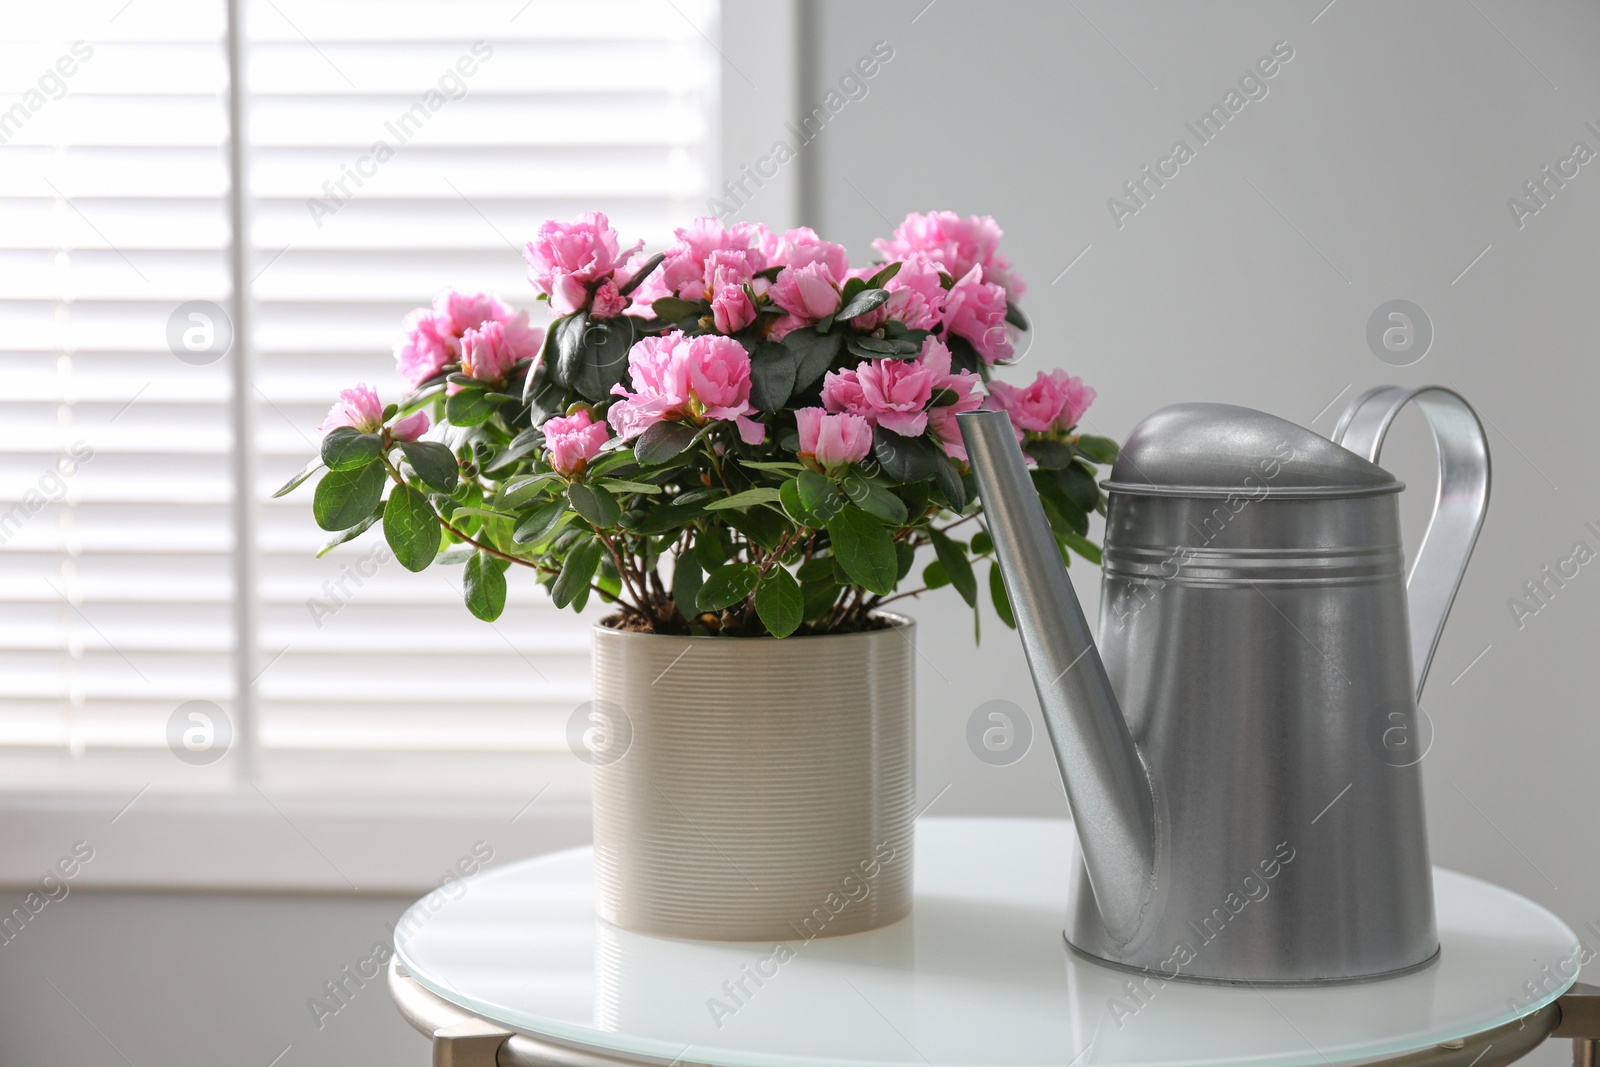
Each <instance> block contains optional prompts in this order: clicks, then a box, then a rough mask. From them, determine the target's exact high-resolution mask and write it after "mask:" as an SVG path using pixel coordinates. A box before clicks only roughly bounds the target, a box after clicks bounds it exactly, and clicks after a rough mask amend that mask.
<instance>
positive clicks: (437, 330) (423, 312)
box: [395, 289, 544, 388]
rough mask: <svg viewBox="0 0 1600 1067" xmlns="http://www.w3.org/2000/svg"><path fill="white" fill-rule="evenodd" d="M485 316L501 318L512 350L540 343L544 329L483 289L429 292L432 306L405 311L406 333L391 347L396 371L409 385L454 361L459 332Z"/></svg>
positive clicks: (532, 350)
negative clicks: (512, 347) (431, 297)
mask: <svg viewBox="0 0 1600 1067" xmlns="http://www.w3.org/2000/svg"><path fill="white" fill-rule="evenodd" d="M486 322H498V323H501V324H502V325H503V326H504V327H505V329H506V332H507V334H508V335H509V336H510V338H511V341H512V343H513V345H514V346H515V347H516V349H517V351H519V352H521V353H523V354H525V355H529V356H533V355H537V354H538V352H539V348H540V346H541V345H543V344H544V331H543V330H542V329H539V328H538V327H535V326H529V325H528V313H527V312H526V311H512V310H511V308H510V307H509V306H508V305H507V304H505V303H504V302H502V301H500V300H498V299H496V298H495V297H493V296H490V295H488V294H487V293H458V292H456V291H455V290H453V289H447V290H445V291H444V292H442V293H440V294H439V295H438V296H437V297H435V298H434V301H433V307H431V308H417V309H416V310H415V311H412V312H411V313H410V314H409V315H407V316H406V321H405V326H404V329H405V333H406V336H405V339H404V340H403V341H401V343H400V344H399V346H398V347H396V349H395V367H396V369H397V370H398V371H399V372H400V377H401V378H402V379H404V380H405V382H406V384H407V385H409V386H412V387H413V388H414V387H415V386H417V385H418V384H419V383H421V382H423V381H426V380H427V379H429V378H432V377H433V376H434V375H436V374H438V373H439V372H440V371H441V370H443V369H444V367H445V365H446V364H447V363H456V362H459V361H460V359H461V337H462V335H463V334H465V333H466V332H467V331H468V330H470V329H475V328H477V327H479V326H482V325H483V324H484V323H486ZM519 358H520V357H519Z"/></svg>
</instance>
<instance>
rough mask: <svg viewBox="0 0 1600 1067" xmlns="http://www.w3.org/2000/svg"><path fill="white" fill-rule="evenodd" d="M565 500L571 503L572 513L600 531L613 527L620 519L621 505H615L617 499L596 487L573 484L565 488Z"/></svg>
mask: <svg viewBox="0 0 1600 1067" xmlns="http://www.w3.org/2000/svg"><path fill="white" fill-rule="evenodd" d="M567 500H569V501H570V502H571V503H572V510H573V511H576V512H577V513H578V514H579V515H582V516H583V517H584V518H585V519H587V520H589V521H590V522H591V523H593V524H594V525H596V526H598V527H600V528H601V529H609V528H610V527H612V526H615V525H616V524H617V520H618V519H620V518H622V505H620V504H618V503H617V498H616V497H614V496H612V495H611V494H610V493H608V492H606V491H605V490H604V489H601V488H599V487H598V486H593V485H584V484H583V483H582V482H575V483H574V484H572V485H569V486H567Z"/></svg>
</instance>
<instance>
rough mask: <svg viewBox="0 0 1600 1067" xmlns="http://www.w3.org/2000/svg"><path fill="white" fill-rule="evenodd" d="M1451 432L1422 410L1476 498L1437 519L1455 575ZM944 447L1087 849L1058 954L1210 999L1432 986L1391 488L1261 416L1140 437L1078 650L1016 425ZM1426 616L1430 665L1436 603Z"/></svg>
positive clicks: (978, 428)
mask: <svg viewBox="0 0 1600 1067" xmlns="http://www.w3.org/2000/svg"><path fill="white" fill-rule="evenodd" d="M1424 392H1425V391H1419V392H1418V393H1417V394H1415V395H1417V396H1418V397H1421V396H1422V395H1423V394H1424ZM1434 392H1435V393H1438V392H1442V391H1434ZM1449 396H1451V397H1454V394H1449ZM1367 400H1368V398H1363V401H1358V402H1357V407H1358V408H1359V409H1362V410H1365V409H1364V408H1363V405H1364V404H1365V403H1366V402H1367ZM1401 402H1402V403H1403V401H1401ZM1391 404H1392V400H1391ZM1463 408H1465V402H1464V401H1460V398H1459V397H1455V398H1454V401H1452V402H1448V403H1446V402H1443V401H1441V402H1440V403H1435V404H1425V405H1424V406H1423V411H1424V413H1425V414H1427V415H1428V416H1429V418H1430V421H1432V424H1433V426H1434V431H1435V434H1436V435H1437V436H1438V437H1439V439H1440V441H1441V454H1444V452H1445V450H1446V449H1445V446H1446V445H1448V446H1449V452H1450V456H1451V459H1450V460H1449V461H1447V468H1446V481H1447V482H1449V483H1450V484H1451V485H1457V484H1462V485H1472V484H1479V483H1480V482H1481V485H1482V492H1481V494H1480V495H1479V496H1478V497H1477V498H1476V499H1477V502H1478V507H1477V509H1476V511H1475V512H1474V511H1473V509H1472V508H1470V507H1468V508H1451V509H1441V510H1440V512H1439V514H1438V516H1437V517H1436V519H1435V521H1434V524H1433V528H1432V529H1433V530H1437V531H1438V534H1437V535H1435V534H1434V533H1433V532H1431V531H1430V538H1435V537H1437V541H1436V544H1439V545H1445V544H1448V545H1452V546H1455V547H1454V550H1453V551H1454V555H1456V556H1458V557H1459V558H1458V559H1457V560H1456V569H1457V572H1458V571H1459V568H1460V567H1461V566H1464V565H1465V562H1466V554H1467V553H1468V552H1470V549H1471V544H1472V539H1473V538H1475V536H1476V529H1477V523H1478V522H1480V521H1481V517H1482V507H1483V505H1485V504H1486V502H1487V480H1488V471H1487V448H1486V445H1485V444H1484V442H1483V440H1482V438H1481V431H1478V434H1479V436H1478V437H1477V438H1476V440H1470V439H1469V438H1470V437H1471V431H1472V428H1473V427H1476V425H1477V423H1476V420H1475V419H1470V418H1467V419H1463V418H1462V417H1461V409H1463ZM1465 410H1466V412H1467V414H1468V415H1470V408H1465ZM1389 417H1390V418H1392V413H1391V414H1390V416H1389ZM1347 421H1352V422H1354V423H1356V424H1362V425H1364V424H1365V422H1366V417H1365V416H1364V415H1362V414H1361V412H1360V411H1358V413H1357V416H1356V417H1355V418H1353V419H1352V420H1347ZM959 424H960V427H961V430H962V433H963V436H964V438H965V440H966V443H967V449H968V454H969V456H970V457H971V462H972V466H973V472H974V474H975V476H976V479H977V483H978V491H979V494H980V496H981V497H982V498H983V502H984V512H985V518H986V522H987V523H988V526H989V529H990V532H991V534H992V536H993V538H994V543H995V547H996V553H997V555H998V558H999V562H1000V567H1001V570H1002V572H1003V573H1004V575H1005V578H1006V588H1007V591H1008V593H1009V595H1010V597H1011V600H1012V606H1013V610H1014V611H1015V613H1016V618H1017V628H1018V632H1019V634H1020V636H1021V639H1022V642H1023V645H1024V648H1025V649H1026V650H1027V653H1028V659H1029V665H1030V668H1031V670H1032V672H1033V675H1034V681H1035V686H1036V688H1037V690H1038V694H1039V700H1040V704H1041V707H1042V709H1043V712H1044V717H1045V721H1046V724H1047V726H1048V727H1049V732H1050V736H1051V741H1052V744H1053V745H1054V746H1055V749H1056V755H1057V759H1058V761H1059V763H1060V766H1061V771H1062V777H1063V779H1064V781H1065V783H1066V788H1067V794H1068V798H1069V800H1070V801H1071V803H1072V806H1073V812H1074V817H1075V819H1076V821H1077V825H1078V827H1079V834H1080V837H1081V838H1082V844H1083V855H1084V871H1083V874H1082V876H1081V878H1080V879H1079V884H1078V885H1077V886H1076V888H1075V892H1074V894H1073V903H1072V905H1071V911H1070V913H1069V921H1068V940H1069V942H1070V943H1071V944H1072V946H1073V947H1074V948H1076V949H1077V950H1078V951H1079V952H1081V953H1083V954H1086V955H1088V956H1091V957H1093V958H1096V959H1099V960H1102V961H1104V962H1108V963H1111V964H1113V965H1116V966H1122V967H1127V968H1131V969H1134V970H1143V971H1153V972H1159V973H1161V974H1165V975H1169V976H1176V977H1182V978H1188V979H1199V980H1208V981H1221V982H1252V983H1283V984H1315V983H1321V982H1339V981H1355V980H1365V979H1371V978H1376V977H1382V976H1386V975H1392V974H1397V973H1403V972H1405V971H1407V970H1411V969H1415V968H1418V967H1422V966H1426V965H1427V964H1428V963H1429V962H1430V961H1431V960H1432V959H1433V958H1434V956H1435V954H1436V953H1437V951H1438V938H1437V936H1436V933H1435V929H1434V912H1433V898H1432V882H1431V878H1430V873H1429V863H1428V850H1427V840H1426V834H1425V825H1424V820H1423V810H1422V786H1421V778H1420V769H1419V766H1418V763H1419V761H1420V758H1421V755H1422V754H1423V751H1421V747H1420V744H1419V739H1420V737H1421V728H1422V725H1423V724H1422V722H1421V719H1420V715H1419V712H1418V709H1417V705H1416V694H1417V691H1418V685H1419V682H1420V672H1418V673H1414V672H1413V668H1412V657H1411V649H1412V647H1413V644H1414V641H1415V640H1419V639H1420V638H1418V637H1417V635H1418V633H1419V630H1418V629H1413V628H1412V627H1411V626H1410V624H1409V623H1408V619H1407V605H1406V587H1405V580H1404V576H1403V574H1402V567H1403V553H1402V548H1401V542H1400V520H1399V508H1398V502H1397V495H1398V493H1399V491H1400V490H1401V489H1402V488H1403V487H1402V486H1401V484H1400V483H1399V482H1398V481H1396V480H1395V479H1394V478H1393V477H1392V476H1390V475H1389V474H1388V473H1387V472H1386V471H1384V470H1383V469H1382V468H1380V467H1377V466H1376V465H1375V464H1374V463H1372V462H1371V461H1370V460H1369V459H1368V458H1366V457H1363V456H1358V455H1356V454H1354V453H1352V452H1350V451H1348V450H1346V449H1344V448H1341V447H1340V446H1338V445H1336V444H1334V443H1333V442H1330V441H1328V440H1327V439H1326V438H1323V437H1320V436H1319V435H1317V434H1315V433H1313V432H1312V431H1310V430H1307V429H1304V428H1303V427H1299V426H1296V425H1294V424H1292V423H1289V422H1286V421H1284V420H1282V419H1278V418H1275V417H1274V416H1271V415H1267V414H1264V413H1262V412H1256V411H1251V410H1250V409H1247V408H1240V407H1234V406H1231V405H1222V404H1182V405H1177V406H1175V407H1171V408H1167V409H1164V410H1163V411H1160V412H1157V413H1156V414H1155V415H1152V416H1151V417H1150V418H1149V419H1147V420H1146V421H1145V422H1144V423H1142V424H1141V425H1140V426H1139V427H1138V428H1136V429H1135V430H1134V431H1133V433H1132V434H1131V435H1130V437H1129V441H1128V444H1127V446H1126V448H1125V450H1124V452H1123V454H1122V456H1121V457H1120V458H1119V460H1118V462H1117V464H1116V466H1115V467H1114V468H1113V472H1112V478H1111V480H1110V481H1109V482H1108V483H1107V488H1108V489H1109V490H1110V507H1109V512H1108V517H1107V522H1106V543H1105V560H1104V576H1105V581H1104V585H1103V589H1102V601H1101V617H1100V646H1099V648H1098V650H1097V649H1096V648H1095V646H1094V644H1093V643H1092V641H1091V639H1090V634H1089V631H1088V627H1087V625H1086V623H1085V622H1084V619H1083V613H1082V610H1081V608H1080V607H1079V606H1078V603H1077V597H1076V595H1075V594H1074V593H1073V591H1072V587H1071V584H1070V582H1069V581H1068V578H1067V574H1066V570H1065V568H1064V567H1063V565H1062V563H1061V560H1060V557H1059V554H1058V550H1057V548H1056V545H1055V540H1054V537H1053V535H1052V534H1051V532H1050V530H1049V527H1048V525H1047V524H1046V522H1045V518H1044V514H1043V512H1042V510H1041V508H1040V506H1039V503H1038V500H1037V497H1036V494H1035V493H1034V490H1033V487H1032V485H1031V484H1030V482H1029V480H1028V478H1027V474H1026V471H1025V469H1024V467H1023V460H1022V457H1021V453H1020V450H1019V448H1018V445H1017V442H1016V439H1015V436H1014V434H1013V432H1012V430H1011V427H1010V424H1009V419H1008V417H1007V416H1006V414H1005V413H1004V412H970V413H965V414H963V415H961V416H959ZM1383 425H1387V420H1384V421H1383ZM1381 437H1382V435H1381V433H1379V434H1378V435H1377V440H1376V443H1375V444H1374V445H1373V446H1372V448H1371V453H1372V454H1373V455H1376V452H1377V447H1378V445H1381ZM1474 457H1481V463H1479V462H1475V459H1474ZM1458 496H1462V494H1459V493H1456V492H1455V491H1452V493H1451V494H1450V499H1451V500H1455V499H1456V498H1457V497H1458ZM1465 496H1466V498H1469V499H1470V494H1465ZM1469 523H1470V525H1471V527H1472V528H1471V531H1470V534H1469V533H1468V532H1466V531H1465V529H1464V526H1465V525H1467V524H1469ZM1463 544H1464V546H1465V548H1464V549H1462V548H1461V547H1460V546H1462V545H1463ZM1450 554H1451V553H1449V552H1446V551H1445V550H1443V549H1440V550H1437V551H1436V552H1435V554H1434V555H1430V556H1429V557H1428V558H1429V559H1430V560H1433V559H1438V560H1441V561H1444V560H1445V559H1446V557H1447V556H1449V555H1450ZM1423 573H1424V574H1425V575H1429V576H1433V577H1430V579H1429V588H1430V589H1432V588H1435V586H1436V585H1443V584H1444V582H1445V577H1446V576H1447V575H1446V568H1445V563H1444V562H1440V563H1438V564H1430V566H1429V568H1428V569H1426V570H1425V571H1424V572H1423ZM1448 578H1449V590H1450V594H1451V595H1453V592H1454V588H1455V582H1456V581H1458V580H1459V573H1455V574H1450V575H1448ZM1430 604H1431V605H1432V607H1430V610H1433V609H1434V608H1437V617H1432V616H1430V617H1429V618H1427V619H1426V621H1425V622H1424V623H1423V624H1421V628H1422V629H1425V630H1427V633H1428V648H1429V650H1430V652H1431V648H1432V642H1433V641H1435V640H1436V639H1437V630H1438V627H1439V626H1440V625H1442V621H1443V619H1442V615H1443V611H1444V610H1446V609H1447V608H1448V606H1449V600H1448V597H1445V598H1444V599H1443V602H1442V605H1439V604H1438V598H1437V597H1433V599H1432V601H1430ZM1146 771H1148V778H1146V777H1145V772H1146ZM1152 794H1153V802H1152V799H1151V798H1152Z"/></svg>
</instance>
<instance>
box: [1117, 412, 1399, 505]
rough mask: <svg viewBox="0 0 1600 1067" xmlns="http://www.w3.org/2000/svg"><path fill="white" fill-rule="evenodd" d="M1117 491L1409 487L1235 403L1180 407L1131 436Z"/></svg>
mask: <svg viewBox="0 0 1600 1067" xmlns="http://www.w3.org/2000/svg"><path fill="white" fill-rule="evenodd" d="M1102 484H1103V485H1104V486H1105V488H1106V489H1107V490H1109V491H1111V492H1122V493H1136V494H1142V495H1158V496H1227V495H1229V494H1240V495H1250V496H1259V495H1261V493H1262V490H1263V489H1265V490H1266V491H1267V494H1268V495H1270V496H1274V497H1303V496H1363V495H1366V494H1369V493H1393V492H1398V491H1399V490H1401V489H1402V488H1404V486H1403V485H1402V484H1401V483H1400V482H1399V481H1397V480H1395V477H1394V476H1393V475H1392V474H1390V473H1389V472H1388V471H1386V470H1384V469H1383V468H1382V467H1380V466H1378V465H1377V464H1376V463H1371V462H1368V461H1367V460H1365V459H1363V458H1361V457H1360V456H1358V455H1356V454H1355V453H1354V452H1351V451H1350V450H1349V449H1347V448H1343V447H1341V446H1339V445H1336V444H1334V443H1333V442H1332V441H1330V440H1328V439H1327V438H1326V437H1323V436H1322V435H1320V434H1318V433H1316V432H1315V431H1313V430H1308V429H1306V428H1305V427H1303V426H1298V425H1296V424H1294V423H1292V422H1289V421H1287V420H1286V419H1280V418H1278V417H1277V416H1276V415H1268V414H1267V413H1266V412H1262V411H1256V410H1254V409H1252V408H1243V407H1238V406H1236V405H1233V404H1206V403H1190V404H1174V405H1172V406H1171V407H1165V408H1162V409H1161V410H1160V411H1157V412H1156V413H1155V414H1153V415H1151V416H1149V417H1148V418H1146V419H1145V420H1144V421H1143V422H1141V423H1139V425H1138V426H1135V427H1134V428H1133V432H1132V433H1131V434H1129V435H1128V440H1127V443H1126V444H1124V445H1123V446H1122V450H1121V452H1120V453H1119V454H1118V456H1117V462H1116V464H1115V465H1114V466H1113V467H1112V468H1111V477H1110V478H1109V479H1107V480H1106V481H1105V482H1103V483H1102Z"/></svg>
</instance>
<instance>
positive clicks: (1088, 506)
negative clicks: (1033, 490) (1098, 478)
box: [1040, 463, 1100, 511]
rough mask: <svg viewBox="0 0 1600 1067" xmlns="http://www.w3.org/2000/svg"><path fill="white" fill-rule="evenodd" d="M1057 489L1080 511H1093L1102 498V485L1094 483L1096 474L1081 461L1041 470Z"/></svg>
mask: <svg viewBox="0 0 1600 1067" xmlns="http://www.w3.org/2000/svg"><path fill="white" fill-rule="evenodd" d="M1040 474H1041V475H1042V476H1043V477H1044V478H1047V479H1048V480H1049V481H1050V482H1051V483H1052V484H1054V485H1055V487H1056V488H1057V489H1059V490H1060V491H1061V493H1062V494H1063V495H1064V496H1065V497H1066V498H1067V499H1068V500H1070V501H1072V503H1073V504H1075V505H1077V507H1078V509H1079V510H1080V511H1093V510H1094V506H1095V504H1096V503H1097V502H1098V501H1099V499H1100V487H1099V486H1097V485H1095V484H1094V474H1093V473H1091V472H1090V470H1089V468H1087V467H1085V466H1084V465H1083V464H1081V463H1071V464H1068V465H1067V466H1065V467H1063V468H1061V469H1060V470H1055V471H1041V472H1040Z"/></svg>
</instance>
